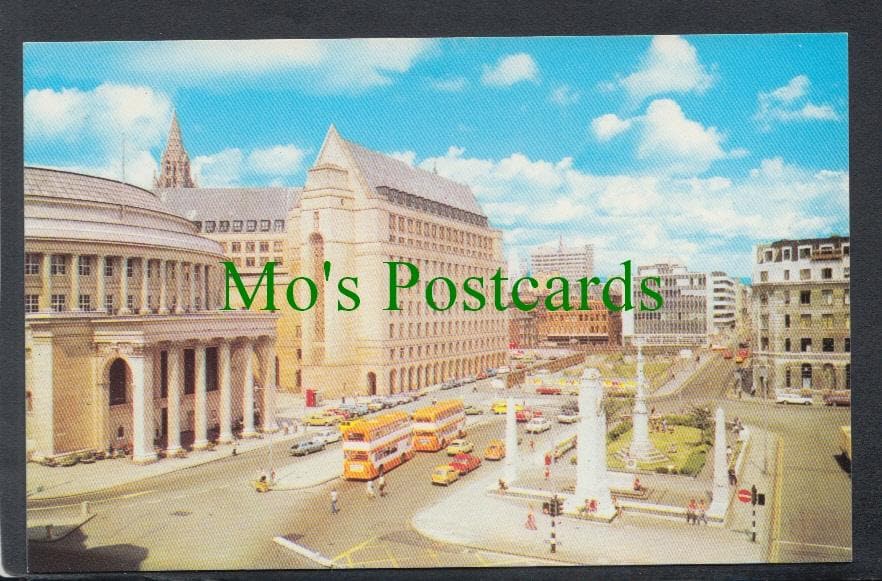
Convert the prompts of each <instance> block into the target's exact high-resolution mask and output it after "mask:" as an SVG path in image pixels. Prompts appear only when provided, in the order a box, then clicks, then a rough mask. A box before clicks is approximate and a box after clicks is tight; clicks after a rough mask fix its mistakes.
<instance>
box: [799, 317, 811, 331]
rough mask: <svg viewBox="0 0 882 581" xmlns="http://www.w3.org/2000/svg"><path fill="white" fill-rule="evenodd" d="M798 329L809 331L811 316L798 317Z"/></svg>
mask: <svg viewBox="0 0 882 581" xmlns="http://www.w3.org/2000/svg"><path fill="white" fill-rule="evenodd" d="M799 327H800V328H801V329H811V328H812V316H811V315H800V316H799Z"/></svg>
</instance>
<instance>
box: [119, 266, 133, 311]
mask: <svg viewBox="0 0 882 581" xmlns="http://www.w3.org/2000/svg"><path fill="white" fill-rule="evenodd" d="M119 263H120V269H119V314H120V315H128V314H130V313H131V312H132V311H131V310H130V309H129V259H128V258H126V257H125V256H120V257H119Z"/></svg>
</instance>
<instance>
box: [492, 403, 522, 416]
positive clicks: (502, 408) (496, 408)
mask: <svg viewBox="0 0 882 581" xmlns="http://www.w3.org/2000/svg"><path fill="white" fill-rule="evenodd" d="M490 411H491V412H493V413H494V414H504V413H505V412H507V411H508V405H507V404H506V403H505V401H494V402H493V405H491V406H490ZM515 411H516V412H520V411H524V406H523V405H521V404H519V403H516V404H515Z"/></svg>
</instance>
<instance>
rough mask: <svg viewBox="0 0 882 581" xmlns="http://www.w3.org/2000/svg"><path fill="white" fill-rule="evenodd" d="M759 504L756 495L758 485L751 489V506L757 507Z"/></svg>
mask: <svg viewBox="0 0 882 581" xmlns="http://www.w3.org/2000/svg"><path fill="white" fill-rule="evenodd" d="M756 502H757V494H756V484H754V485H753V486H751V487H750V504H752V505H754V506H756Z"/></svg>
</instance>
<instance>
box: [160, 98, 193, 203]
mask: <svg viewBox="0 0 882 581" xmlns="http://www.w3.org/2000/svg"><path fill="white" fill-rule="evenodd" d="M159 165H160V167H159V177H158V178H155V179H154V180H153V187H154V188H195V187H196V182H195V181H194V180H193V178H192V177H191V175H190V156H188V155H187V150H186V149H184V140H183V139H182V138H181V126H180V124H179V123H178V111H177V109H176V110H175V111H174V113H173V114H172V121H171V127H170V128H169V131H168V142H167V143H166V146H165V151H163V152H162V160H161V161H160V164H159Z"/></svg>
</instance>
